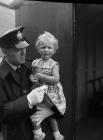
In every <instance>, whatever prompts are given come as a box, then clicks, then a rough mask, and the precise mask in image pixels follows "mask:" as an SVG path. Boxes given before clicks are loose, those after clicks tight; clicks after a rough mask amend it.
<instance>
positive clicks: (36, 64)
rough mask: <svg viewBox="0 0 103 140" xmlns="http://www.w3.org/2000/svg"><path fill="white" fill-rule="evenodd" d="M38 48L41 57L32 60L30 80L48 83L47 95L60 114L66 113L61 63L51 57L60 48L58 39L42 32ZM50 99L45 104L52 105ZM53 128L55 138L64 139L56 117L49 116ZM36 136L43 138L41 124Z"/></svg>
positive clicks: (37, 139) (36, 137) (42, 83)
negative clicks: (61, 80) (60, 71)
mask: <svg viewBox="0 0 103 140" xmlns="http://www.w3.org/2000/svg"><path fill="white" fill-rule="evenodd" d="M36 49H37V51H38V52H39V54H40V56H41V58H39V59H35V60H34V61H33V62H32V70H33V73H32V74H31V75H30V80H31V81H32V82H33V83H35V84H34V86H33V87H32V88H35V86H37V87H38V86H41V85H48V92H47V95H48V97H49V98H50V101H52V103H53V104H54V105H55V107H56V108H57V109H58V111H59V112H60V114H62V115H64V113H65V109H66V100H65V97H64V94H63V89H62V85H61V83H60V82H59V80H60V75H59V64H58V62H56V61H54V60H53V59H52V58H51V57H52V56H53V54H55V52H56V50H57V49H58V40H57V39H56V38H55V37H54V36H53V35H52V34H51V33H49V32H44V33H43V34H41V35H40V36H39V37H38V38H37V41H36ZM50 101H48V100H47V102H46V100H45V101H44V103H43V105H45V106H47V107H51V106H52V104H51V103H50ZM49 122H50V124H51V130H52V133H53V137H54V139H55V140H64V136H63V135H61V134H60V132H59V129H58V125H57V122H56V120H55V119H54V118H52V117H49ZM33 132H34V137H35V139H36V140H43V139H44V138H45V133H44V132H42V129H41V127H40V125H37V126H36V125H35V127H34V130H33Z"/></svg>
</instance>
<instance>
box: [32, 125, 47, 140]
mask: <svg viewBox="0 0 103 140" xmlns="http://www.w3.org/2000/svg"><path fill="white" fill-rule="evenodd" d="M33 133H34V140H43V139H44V138H45V133H44V132H42V128H41V126H40V125H38V126H36V125H35V126H34V129H33Z"/></svg>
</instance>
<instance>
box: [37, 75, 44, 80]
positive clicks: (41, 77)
mask: <svg viewBox="0 0 103 140" xmlns="http://www.w3.org/2000/svg"><path fill="white" fill-rule="evenodd" d="M36 76H37V78H38V79H39V80H42V79H43V78H44V74H42V73H37V74H36Z"/></svg>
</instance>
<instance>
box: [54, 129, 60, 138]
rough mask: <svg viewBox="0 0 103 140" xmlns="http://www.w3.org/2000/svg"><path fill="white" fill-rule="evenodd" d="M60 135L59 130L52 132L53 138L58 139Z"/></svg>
mask: <svg viewBox="0 0 103 140" xmlns="http://www.w3.org/2000/svg"><path fill="white" fill-rule="evenodd" d="M60 135H61V134H60V132H59V130H58V131H55V132H53V136H54V137H58V136H60Z"/></svg>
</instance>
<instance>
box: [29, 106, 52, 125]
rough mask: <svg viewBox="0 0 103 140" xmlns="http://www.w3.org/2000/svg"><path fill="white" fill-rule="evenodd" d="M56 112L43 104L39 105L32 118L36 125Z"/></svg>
mask: <svg viewBox="0 0 103 140" xmlns="http://www.w3.org/2000/svg"><path fill="white" fill-rule="evenodd" d="M53 114H54V112H53V111H52V110H51V109H49V108H47V107H45V106H43V107H37V112H36V113H34V114H33V115H32V116H31V117H30V118H31V120H32V123H33V124H34V125H35V124H36V125H39V124H40V123H41V122H42V121H43V120H44V119H46V118H48V117H49V116H51V115H53Z"/></svg>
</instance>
